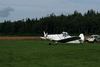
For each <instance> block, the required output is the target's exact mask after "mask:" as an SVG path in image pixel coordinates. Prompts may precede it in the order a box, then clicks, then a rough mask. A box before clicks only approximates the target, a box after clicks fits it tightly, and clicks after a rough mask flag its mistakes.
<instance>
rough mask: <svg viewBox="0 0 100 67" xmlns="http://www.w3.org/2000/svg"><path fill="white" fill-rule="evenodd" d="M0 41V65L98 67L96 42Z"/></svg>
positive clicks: (5, 66)
mask: <svg viewBox="0 0 100 67" xmlns="http://www.w3.org/2000/svg"><path fill="white" fill-rule="evenodd" d="M49 42H50V41H44V40H0V67H100V43H95V44H94V43H83V44H67V43H65V44H61V43H59V45H58V46H57V45H55V43H53V42H52V43H53V45H48V43H49Z"/></svg>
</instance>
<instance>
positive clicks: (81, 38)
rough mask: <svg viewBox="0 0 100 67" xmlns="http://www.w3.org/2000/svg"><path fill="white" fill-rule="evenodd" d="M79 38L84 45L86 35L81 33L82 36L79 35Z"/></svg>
mask: <svg viewBox="0 0 100 67" xmlns="http://www.w3.org/2000/svg"><path fill="white" fill-rule="evenodd" d="M79 37H80V42H81V43H83V42H84V34H82V33H81V34H80V35H79Z"/></svg>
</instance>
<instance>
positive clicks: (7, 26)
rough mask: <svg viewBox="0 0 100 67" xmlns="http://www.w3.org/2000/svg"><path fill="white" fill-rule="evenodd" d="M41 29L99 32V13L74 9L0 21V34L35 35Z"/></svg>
mask: <svg viewBox="0 0 100 67" xmlns="http://www.w3.org/2000/svg"><path fill="white" fill-rule="evenodd" d="M43 31H46V32H48V33H61V32H62V31H67V32H68V33H71V34H79V33H84V34H85V35H89V34H100V13H99V12H95V11H94V10H92V9H91V10H88V11H87V12H86V13H84V14H81V13H79V12H78V11H74V13H73V14H68V15H64V14H61V15H59V16H56V15H55V14H54V13H52V14H50V15H48V16H46V17H42V18H39V19H37V18H36V19H34V18H33V19H30V18H26V19H22V20H18V21H14V22H11V21H4V22H3V23H0V35H1V36H37V35H42V34H43Z"/></svg>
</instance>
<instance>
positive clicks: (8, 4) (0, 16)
mask: <svg viewBox="0 0 100 67" xmlns="http://www.w3.org/2000/svg"><path fill="white" fill-rule="evenodd" d="M90 9H93V10H95V11H98V12H100V0H0V22H3V21H4V20H11V21H17V20H21V19H26V18H30V19H32V18H41V17H45V16H47V14H52V13H54V14H55V15H60V14H65V15H67V14H72V13H73V12H74V11H75V10H77V11H78V12H81V13H82V14H84V13H85V12H87V11H88V10H90Z"/></svg>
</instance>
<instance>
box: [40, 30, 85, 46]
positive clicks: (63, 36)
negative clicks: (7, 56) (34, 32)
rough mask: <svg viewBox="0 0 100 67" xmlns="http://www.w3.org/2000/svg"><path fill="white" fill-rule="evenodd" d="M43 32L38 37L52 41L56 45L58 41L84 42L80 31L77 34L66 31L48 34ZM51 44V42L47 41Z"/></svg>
mask: <svg viewBox="0 0 100 67" xmlns="http://www.w3.org/2000/svg"><path fill="white" fill-rule="evenodd" d="M43 33H44V37H40V38H42V39H46V40H50V41H54V42H55V43H56V45H58V42H60V43H83V42H84V35H83V34H82V33H81V34H80V35H79V36H70V35H69V34H68V33H67V32H62V33H61V34H50V35H48V33H45V31H44V32H43ZM49 45H51V43H49Z"/></svg>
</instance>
